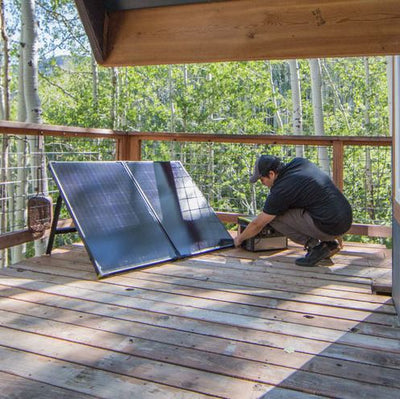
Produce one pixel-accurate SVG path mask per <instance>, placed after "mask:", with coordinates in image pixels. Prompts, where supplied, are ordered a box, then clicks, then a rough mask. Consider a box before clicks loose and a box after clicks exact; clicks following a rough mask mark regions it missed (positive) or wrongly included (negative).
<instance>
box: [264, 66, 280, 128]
mask: <svg viewBox="0 0 400 399" xmlns="http://www.w3.org/2000/svg"><path fill="white" fill-rule="evenodd" d="M266 63H267V64H268V66H269V79H270V83H271V91H272V101H273V103H274V107H275V115H274V118H275V121H276V125H277V126H278V130H282V128H283V123H282V118H281V114H280V112H279V107H278V102H277V101H276V88H275V82H274V79H273V73H272V64H271V61H266Z"/></svg>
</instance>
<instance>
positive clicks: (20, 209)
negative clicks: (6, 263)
mask: <svg viewBox="0 0 400 399" xmlns="http://www.w3.org/2000/svg"><path fill="white" fill-rule="evenodd" d="M24 43H25V40H24V28H23V27H22V28H21V40H20V49H19V55H20V59H19V70H18V117H17V118H18V120H19V121H20V122H25V121H26V106H25V90H24V62H23V61H24ZM17 153H18V157H17V162H18V170H17V181H18V182H19V183H18V184H17V186H16V190H15V196H14V225H15V226H16V228H17V229H20V228H21V229H22V228H23V227H24V226H25V225H26V219H27V214H26V193H27V192H28V175H27V158H28V138H27V136H20V137H19V139H18V141H17ZM25 252H26V244H23V245H18V246H15V247H12V248H11V263H17V262H20V261H21V260H23V259H24V257H25Z"/></svg>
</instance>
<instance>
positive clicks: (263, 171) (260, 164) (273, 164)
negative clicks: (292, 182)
mask: <svg viewBox="0 0 400 399" xmlns="http://www.w3.org/2000/svg"><path fill="white" fill-rule="evenodd" d="M281 163H282V161H281V159H280V158H278V157H275V156H273V155H261V156H260V157H258V158H257V160H256V163H255V164H254V172H253V175H252V176H251V177H250V183H255V182H256V181H257V180H258V179H259V178H260V177H261V176H266V175H267V174H268V172H269V171H271V170H275V171H276V170H277V169H278V168H279V166H280V165H281Z"/></svg>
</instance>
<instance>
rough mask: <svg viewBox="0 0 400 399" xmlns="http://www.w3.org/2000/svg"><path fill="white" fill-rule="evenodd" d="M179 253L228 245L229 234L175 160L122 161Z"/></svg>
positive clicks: (185, 254) (229, 241)
mask: <svg viewBox="0 0 400 399" xmlns="http://www.w3.org/2000/svg"><path fill="white" fill-rule="evenodd" d="M126 166H127V167H128V169H129V170H130V171H131V173H132V175H133V177H134V178H135V179H136V181H137V182H138V185H139V186H140V188H141V189H142V190H143V192H144V195H145V196H146V198H147V199H148V201H149V203H150V204H151V206H152V208H153V209H154V212H155V214H156V215H157V217H158V218H159V220H160V223H161V224H162V226H163V227H164V229H165V231H166V233H167V234H168V236H169V237H170V239H171V241H172V242H173V244H174V246H175V247H176V248H177V249H178V251H179V253H180V255H181V256H190V255H194V254H197V253H200V252H205V251H209V250H212V249H217V248H224V247H228V246H232V238H231V236H230V235H229V233H228V232H227V231H226V229H225V227H224V226H223V224H222V223H221V222H220V220H219V219H218V217H217V216H216V214H215V212H214V211H213V209H212V208H211V207H210V206H209V204H208V202H207V200H206V199H205V197H204V196H203V194H202V193H201V191H200V190H199V189H198V187H197V186H196V184H195V183H194V181H193V180H192V178H191V177H190V176H189V174H188V173H187V171H186V170H185V169H184V167H183V166H182V164H181V163H180V162H178V161H172V162H126Z"/></svg>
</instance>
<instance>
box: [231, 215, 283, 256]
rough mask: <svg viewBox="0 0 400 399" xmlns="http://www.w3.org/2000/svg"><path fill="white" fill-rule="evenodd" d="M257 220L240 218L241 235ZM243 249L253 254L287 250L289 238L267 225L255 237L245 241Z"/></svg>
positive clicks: (252, 217) (246, 217)
mask: <svg viewBox="0 0 400 399" xmlns="http://www.w3.org/2000/svg"><path fill="white" fill-rule="evenodd" d="M255 218H256V216H239V217H238V222H239V233H241V232H242V231H243V230H244V229H245V228H246V227H247V225H248V224H249V223H250V222H251V221H252V220H253V219H255ZM242 247H243V248H245V249H247V250H248V251H253V252H256V251H268V250H272V249H285V248H287V237H286V236H284V235H282V234H281V233H279V232H277V231H276V230H275V229H274V228H273V227H272V226H270V225H269V224H267V225H266V226H265V227H264V228H263V229H262V230H261V231H260V232H259V233H258V234H257V235H256V236H255V237H252V238H249V239H248V240H245V241H243V244H242Z"/></svg>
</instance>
